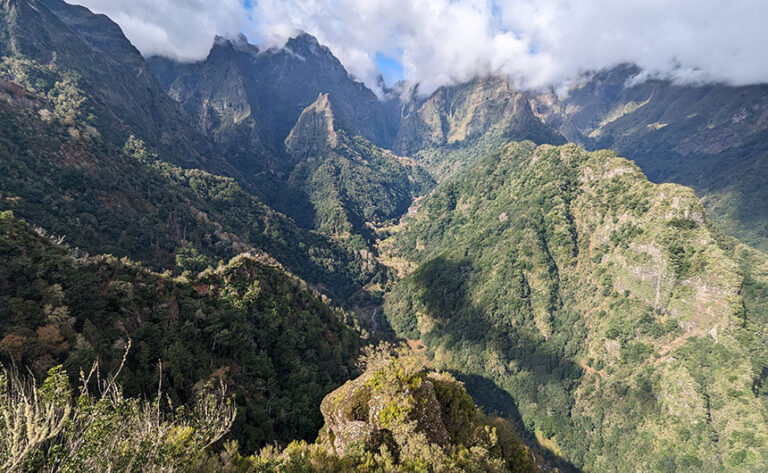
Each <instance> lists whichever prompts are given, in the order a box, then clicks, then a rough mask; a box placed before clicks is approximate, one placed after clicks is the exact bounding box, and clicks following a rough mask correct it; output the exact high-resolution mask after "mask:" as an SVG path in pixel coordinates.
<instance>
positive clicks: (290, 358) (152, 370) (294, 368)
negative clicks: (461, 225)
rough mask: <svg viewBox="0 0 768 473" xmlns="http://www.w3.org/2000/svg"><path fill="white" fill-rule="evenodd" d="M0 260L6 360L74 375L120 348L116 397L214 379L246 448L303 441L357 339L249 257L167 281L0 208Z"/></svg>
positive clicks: (179, 397) (178, 397)
mask: <svg viewBox="0 0 768 473" xmlns="http://www.w3.org/2000/svg"><path fill="white" fill-rule="evenodd" d="M0 262H1V263H2V264H0V288H2V292H0V333H2V334H3V337H2V339H1V340H0V356H2V359H3V360H4V362H5V363H11V362H12V363H14V364H16V365H17V366H28V367H30V369H31V370H32V372H33V373H34V374H35V375H37V376H40V377H44V375H45V373H46V371H48V370H49V369H50V368H52V367H54V366H56V365H59V364H61V365H63V367H64V368H65V369H66V371H67V372H69V373H70V374H72V375H73V376H77V374H78V373H79V372H80V370H81V369H87V368H89V367H90V366H91V364H92V363H93V362H94V361H96V360H97V359H98V360H99V365H100V369H101V370H102V372H104V373H111V372H115V371H116V369H117V367H118V366H119V365H120V363H121V360H122V358H123V355H124V352H125V350H126V347H127V345H128V344H129V343H130V344H131V349H130V350H128V354H127V358H126V360H125V366H124V367H123V369H122V371H121V374H120V378H119V382H120V384H121V385H122V386H123V388H124V390H125V394H126V395H128V396H141V395H147V396H149V395H151V394H152V393H153V392H155V391H156V390H157V387H158V385H159V383H160V378H159V376H160V374H161V373H162V376H163V378H162V386H163V389H164V392H165V393H166V394H167V395H168V396H170V398H171V399H173V401H174V402H176V403H178V402H185V401H188V400H189V399H190V396H191V394H192V393H193V388H194V387H195V386H196V385H197V384H198V383H200V382H205V381H207V380H216V379H221V380H223V381H224V382H225V383H226V384H227V385H228V386H229V387H230V391H231V392H233V393H235V394H236V402H237V405H238V406H239V408H238V416H237V419H236V421H235V425H234V427H233V432H232V433H233V436H234V438H237V439H239V440H240V441H241V445H242V446H243V447H244V448H246V449H249V450H252V449H254V448H256V447H260V446H263V445H265V444H267V443H272V442H274V441H289V440H293V439H296V438H305V439H311V438H313V436H314V435H315V433H316V431H317V429H318V428H319V427H320V419H321V417H320V412H319V410H318V408H317V407H318V406H319V404H320V401H321V400H322V398H323V396H325V395H326V394H327V393H328V392H329V391H330V390H332V389H334V388H335V387H336V386H338V385H339V384H341V383H342V382H343V381H344V380H345V379H348V378H349V377H350V376H351V375H352V374H354V372H355V368H354V363H355V360H356V357H357V355H356V353H357V350H358V349H359V347H360V340H359V336H358V335H357V334H356V333H355V332H354V331H353V330H352V329H351V328H350V327H348V326H347V325H345V317H346V316H345V314H344V313H343V312H341V311H338V310H335V309H332V308H331V307H329V306H328V305H327V304H325V303H323V302H321V301H320V300H319V299H318V298H317V296H315V295H314V294H312V293H311V292H310V291H309V290H308V289H307V288H306V286H304V285H303V284H302V283H301V281H299V280H298V279H296V278H295V277H292V276H290V275H288V274H286V273H285V272H284V271H283V270H282V269H281V268H279V267H276V266H275V265H274V264H273V263H270V262H269V261H264V260H263V259H262V258H259V257H257V256H252V255H248V254H245V255H241V256H238V257H237V258H234V259H232V260H231V261H230V262H229V263H220V264H219V265H218V266H215V267H213V268H209V269H208V270H206V271H204V272H202V273H201V274H199V275H197V276H189V277H177V278H174V277H173V276H172V275H171V274H170V273H163V274H160V273H154V272H151V271H148V270H146V269H144V268H142V267H141V265H140V264H137V263H134V262H131V261H130V260H128V259H118V258H116V257H112V256H97V257H85V256H76V255H72V254H70V253H69V252H68V250H67V249H66V248H64V247H62V246H59V245H56V244H54V243H52V242H51V241H50V240H49V239H48V238H46V237H43V236H40V235H38V234H36V233H35V232H34V231H33V230H32V228H31V227H30V226H29V225H28V224H27V223H25V222H23V221H20V220H18V219H16V218H14V216H13V215H12V214H11V213H10V212H4V213H2V217H0ZM158 363H161V364H162V368H159V366H158Z"/></svg>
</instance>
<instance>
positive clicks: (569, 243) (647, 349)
mask: <svg viewBox="0 0 768 473" xmlns="http://www.w3.org/2000/svg"><path fill="white" fill-rule="evenodd" d="M385 243H386V244H385V245H384V247H386V248H390V251H391V252H392V256H393V257H399V258H404V259H406V260H408V261H411V262H413V263H416V265H417V268H416V269H415V271H413V272H412V273H411V274H410V275H408V276H407V277H405V278H403V280H402V281H400V282H399V283H397V284H396V285H395V287H394V289H393V291H392V292H391V293H390V294H389V295H387V298H386V305H385V312H386V316H387V318H388V320H389V321H390V323H391V324H392V326H393V328H394V329H395V330H396V331H397V332H398V333H400V334H402V335H404V336H407V337H408V338H411V339H421V340H422V342H423V343H424V344H425V345H426V347H427V353H428V354H429V356H430V358H431V361H432V363H434V365H435V367H436V368H438V369H451V370H456V371H457V372H459V373H461V374H463V375H466V376H469V378H468V379H470V380H476V381H477V382H478V386H480V384H479V380H480V379H486V380H490V381H491V382H492V383H493V384H495V385H497V386H498V387H500V388H501V389H502V390H503V391H502V392H503V393H506V394H505V395H506V396H507V400H506V401H504V397H503V395H501V394H500V395H499V396H498V397H499V399H496V400H491V401H492V403H493V404H494V405H503V404H504V403H505V402H506V404H507V405H509V404H510V403H511V402H514V403H515V404H516V406H517V408H518V409H519V416H520V420H521V422H522V425H524V426H525V428H526V429H527V430H528V431H529V432H531V437H534V436H535V437H536V438H537V439H538V441H539V442H540V443H541V444H542V445H546V446H547V447H548V448H549V449H550V450H552V451H554V452H555V453H558V454H559V455H562V456H563V457H564V458H565V459H566V460H567V461H569V462H571V463H573V464H574V465H576V466H577V467H580V466H583V467H585V468H587V469H590V470H595V471H606V470H611V471H635V470H636V468H637V465H646V467H647V469H649V470H652V471H658V470H663V471H667V470H669V471H702V470H703V471H716V470H717V471H720V470H732V471H754V470H759V469H762V468H764V467H765V464H764V462H765V461H766V458H768V456H767V455H768V428H766V423H765V418H766V415H768V412H767V411H766V408H765V402H766V398H764V397H763V394H761V392H762V391H761V390H762V389H763V388H762V386H763V384H762V380H763V378H764V377H765V375H764V373H766V372H768V370H767V369H766V367H768V365H767V364H766V358H765V349H764V345H765V336H766V335H765V334H766V333H768V332H767V331H768V320H767V319H766V315H768V312H766V309H765V304H766V301H768V299H766V295H767V294H766V292H765V290H766V287H768V278H766V268H768V258H766V256H765V255H763V254H760V253H758V252H754V251H752V252H750V251H749V250H748V249H747V248H746V247H744V246H743V245H740V244H738V243H736V242H734V241H731V240H729V239H728V238H727V237H723V236H722V235H721V234H720V233H718V232H717V231H716V230H714V229H713V228H712V227H711V225H709V223H708V222H707V221H706V219H705V217H704V215H703V211H702V207H701V204H700V203H699V202H698V200H697V199H696V197H695V196H694V195H693V193H692V192H691V191H690V190H689V189H685V188H682V187H679V186H675V185H670V184H664V185H654V184H651V183H649V182H648V181H647V180H646V179H645V177H644V176H643V175H642V173H641V172H640V170H639V169H638V168H637V167H636V166H634V165H633V164H632V163H630V162H629V161H626V160H623V159H620V158H617V157H616V156H615V155H614V154H612V153H610V152H604V151H601V152H595V153H586V152H584V151H583V150H581V149H579V148H577V147H576V146H564V147H559V148H558V147H551V146H542V147H538V148H537V147H535V146H534V145H533V144H531V143H522V144H510V145H508V146H507V147H506V148H504V149H503V150H502V151H500V152H498V153H495V154H491V155H489V156H488V157H487V158H485V159H484V160H482V161H480V162H479V163H478V164H477V165H476V166H474V167H473V168H471V169H470V170H468V171H467V172H465V173H463V174H459V175H457V176H455V177H454V178H452V179H449V180H448V181H446V182H445V183H443V184H442V185H440V186H439V187H438V188H437V189H436V190H435V191H434V192H433V193H432V194H431V195H430V196H429V197H427V198H426V199H425V200H424V202H423V203H422V205H421V207H420V209H419V212H418V213H417V214H416V215H415V216H413V217H411V218H409V219H407V220H406V222H405V223H404V224H403V225H402V228H401V229H400V231H399V232H397V233H396V234H395V236H394V237H392V239H391V240H389V241H387V242H385ZM747 254H748V255H749V256H746V255H747ZM747 260H751V263H750V264H747V263H746V261H747ZM758 340H762V342H758ZM473 387H474V386H473V384H472V382H471V381H470V382H469V384H468V388H469V390H470V392H472V391H473V390H472V388H473ZM478 389H479V388H478ZM479 393H480V392H479V391H478V394H479ZM512 399H513V400H514V401H512ZM675 468H676V470H675Z"/></svg>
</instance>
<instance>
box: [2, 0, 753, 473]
mask: <svg viewBox="0 0 768 473" xmlns="http://www.w3.org/2000/svg"><path fill="white" fill-rule="evenodd" d="M0 1H1V2H2V3H1V4H0V5H1V8H0V55H1V56H2V59H1V60H0V363H2V367H3V368H4V371H3V373H4V374H3V375H2V376H0V413H1V414H3V415H4V416H5V417H2V416H0V418H3V419H6V420H1V421H0V470H2V471H25V472H26V471H126V472H127V471H221V472H276V471H281V472H282V471H284V472H294V471H296V472H299V471H302V472H307V471H318V472H320V471H328V472H330V471H348V472H356V471H371V472H373V471H382V472H390V471H402V472H405V471H429V472H438V471H494V472H505V471H506V472H551V471H560V472H564V473H565V472H581V471H583V472H634V471H663V472H688V471H690V472H698V471H733V472H752V471H763V470H766V469H768V387H766V385H765V383H766V379H767V378H768V343H766V342H768V255H767V254H766V253H765V251H768V213H767V212H766V208H765V202H768V199H767V198H766V197H768V195H766V189H768V186H766V182H765V178H766V176H768V173H765V172H764V170H765V163H766V162H768V161H766V157H767V156H768V155H766V152H768V134H767V133H768V121H767V120H766V117H768V88H767V87H768V86H766V85H764V84H763V85H747V86H731V85H726V84H716V83H713V84H698V83H691V84H680V83H677V82H674V81H671V80H669V79H664V78H658V77H645V76H643V74H642V71H641V70H640V69H639V68H638V67H637V66H634V65H631V64H619V65H617V66H615V67H613V68H610V69H607V70H601V71H595V72H593V73H590V74H585V75H584V77H583V78H581V80H579V81H574V82H573V83H572V84H571V85H570V88H569V89H568V90H567V91H562V90H558V91H557V92H556V91H555V90H554V89H547V88H539V89H530V90H529V89H522V88H519V87H518V86H517V85H516V84H517V83H516V82H515V80H514V79H513V78H512V77H507V76H503V75H499V74H490V75H487V76H478V77H476V78H474V79H472V80H469V81H466V82H461V83H459V82H456V83H452V84H448V85H443V86H441V87H438V88H436V89H435V90H434V91H432V92H430V93H428V94H422V93H421V92H420V90H419V85H418V84H409V83H399V84H396V85H395V86H392V87H385V86H382V87H381V88H380V89H376V90H373V89H372V88H369V86H368V85H366V83H364V82H361V81H360V80H359V79H358V78H356V77H354V76H352V75H351V74H350V73H349V72H348V70H347V69H346V68H345V66H344V65H343V64H342V62H341V61H340V60H339V59H337V57H336V56H334V54H333V52H332V51H331V49H329V48H328V47H326V46H324V45H323V44H321V43H320V42H319V41H318V40H317V39H316V38H315V37H313V36H312V35H309V34H307V33H303V32H302V33H299V34H296V35H294V36H293V37H292V38H291V39H290V40H288V41H287V42H286V43H285V44H284V45H282V46H280V47H276V46H267V45H254V44H251V43H249V41H248V39H247V38H246V37H245V36H244V35H242V34H241V35H239V36H235V37H224V36H217V37H216V38H215V39H214V40H213V44H212V46H211V49H210V51H209V52H208V54H207V56H206V57H204V58H202V59H200V60H197V61H179V60H175V59H173V58H170V57H164V56H152V55H148V57H146V58H145V56H143V55H142V54H141V53H140V52H139V50H138V49H136V48H135V47H134V46H133V44H132V43H131V42H130V41H129V40H128V39H127V38H126V37H125V35H124V34H123V30H122V29H121V27H120V26H118V25H117V23H115V22H113V21H112V20H111V19H110V18H108V17H107V16H105V15H100V14H94V13H92V12H91V11H90V10H88V9H87V8H85V7H81V6H76V5H70V4H68V3H66V2H64V1H62V0H0ZM89 370H91V375H87V374H86V373H87V372H88V371H89ZM94 373H96V374H94ZM118 373H119V375H118ZM111 376H114V378H110V377H111ZM104 379H112V382H107V383H106V384H104V382H103V380H104ZM105 386H113V387H109V388H107V387H105ZM118 386H119V387H118ZM213 387H218V388H219V390H216V389H213ZM52 392H55V393H56V394H55V395H53V394H51V393H52ZM30 393H37V394H35V395H32V394H30ZM217 396H218V397H217ZM201 399H202V400H201ZM25 403H27V404H25ZM13 406H26V407H25V409H26V410H25V411H24V409H22V410H14V409H15V408H14V407H13ZM97 406H100V407H98V408H97ZM22 411H24V412H27V413H29V412H34V413H36V414H35V416H36V417H35V418H34V419H31V420H30V418H26V420H25V418H24V415H25V414H24V413H23V412H22ZM46 413H47V414H46ZM26 415H29V414H26ZM46 415H49V416H51V417H48V418H46V417H45V416H46ZM14 416H17V417H18V419H20V420H18V421H11V420H7V419H16V418H17V417H14ZM89 416H91V417H89ZM153 416H154V417H153ZM150 418H151V419H154V420H151V419H150ZM83 419H86V420H83ZM148 419H150V420H151V422H150V420H148ZM38 424H39V425H38ZM123 424H124V425H131V426H136V427H135V431H134V430H129V429H126V430H125V431H122V432H121V429H120V425H123ZM24 425H26V426H27V427H23V426H24ZM88 426H91V427H88ZM93 426H97V427H99V428H98V429H96V428H95V427H93ZM142 426H143V427H142ZM147 426H151V427H147ZM35 429H42V430H43V431H44V432H45V435H42V434H39V432H37V433H38V434H39V435H36V434H35V432H36V430H35ZM89 429H90V430H89ZM142 429H143V430H142ZM161 430H162V432H163V434H162V435H161V434H160V433H159V432H160V431H161ZM137 432H139V433H137ZM142 432H143V433H142ZM152 432H158V433H156V434H153V433H152ZM129 434H130V435H129ZM131 435H133V436H131ZM137 438H141V439H143V440H140V441H137V440H136V439H137ZM107 446H109V447H107ZM145 447H146V448H145ZM99 452H105V453H104V454H103V455H99ZM127 452H130V453H127ZM129 458H135V459H136V460H135V461H136V463H133V461H134V460H130V459H129Z"/></svg>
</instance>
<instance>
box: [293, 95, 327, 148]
mask: <svg viewBox="0 0 768 473" xmlns="http://www.w3.org/2000/svg"><path fill="white" fill-rule="evenodd" d="M338 140H339V137H338V134H337V133H336V127H335V118H334V113H333V108H332V106H331V100H330V97H329V94H326V93H320V94H318V96H317V100H315V101H314V102H313V103H312V104H311V105H309V106H308V107H307V108H305V109H304V111H303V112H301V115H300V116H299V119H298V121H297V122H296V125H294V127H293V128H292V129H291V132H290V133H289V134H288V138H286V139H285V146H286V149H287V150H288V152H289V153H290V154H292V155H294V156H301V157H309V156H317V155H319V154H321V153H323V152H324V151H326V150H327V149H328V148H335V147H336V146H338Z"/></svg>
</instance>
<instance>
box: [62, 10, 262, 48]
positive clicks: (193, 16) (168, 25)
mask: <svg viewBox="0 0 768 473" xmlns="http://www.w3.org/2000/svg"><path fill="white" fill-rule="evenodd" d="M69 1H70V2H73V3H78V4H80V5H84V6H86V7H88V8H90V9H91V10H93V11H94V12H97V13H104V14H106V15H107V16H109V17H110V18H112V20H114V21H115V22H116V23H117V24H119V25H120V27H121V28H122V30H123V32H124V33H125V35H126V36H127V37H128V39H130V40H131V42H132V43H133V44H134V46H136V47H137V48H138V49H139V50H140V51H141V52H142V54H144V55H145V56H150V55H154V54H161V55H165V56H170V57H173V58H176V59H179V60H182V61H191V60H196V59H201V58H204V57H205V56H206V55H207V54H208V51H209V50H210V48H211V44H212V43H213V38H214V36H215V35H216V34H223V35H229V36H234V35H236V34H237V33H238V32H240V31H247V30H248V28H250V26H251V23H250V21H249V15H248V13H249V12H248V10H247V9H246V8H245V7H244V6H243V5H242V3H241V2H240V0H69Z"/></svg>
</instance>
